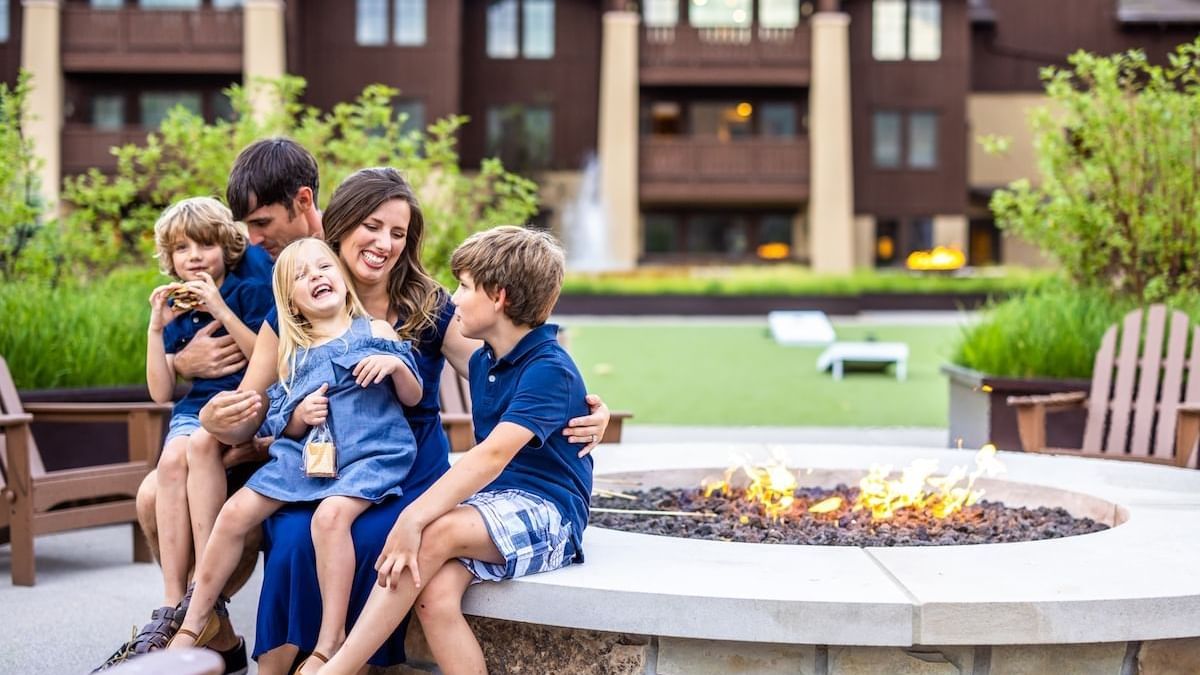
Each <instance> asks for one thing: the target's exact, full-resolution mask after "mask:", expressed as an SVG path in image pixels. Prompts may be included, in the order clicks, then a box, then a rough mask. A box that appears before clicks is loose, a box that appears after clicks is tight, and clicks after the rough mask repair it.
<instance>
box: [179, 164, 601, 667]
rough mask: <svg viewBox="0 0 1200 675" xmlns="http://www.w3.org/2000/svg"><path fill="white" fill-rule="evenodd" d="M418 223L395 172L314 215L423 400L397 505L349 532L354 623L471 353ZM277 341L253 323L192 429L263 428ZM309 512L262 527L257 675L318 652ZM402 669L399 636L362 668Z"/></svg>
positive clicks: (438, 456) (242, 431)
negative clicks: (391, 333)
mask: <svg viewBox="0 0 1200 675" xmlns="http://www.w3.org/2000/svg"><path fill="white" fill-rule="evenodd" d="M424 227H425V223H424V218H423V216H422V213H421V209H420V206H419V205H418V203H417V200H416V197H415V195H414V194H413V192H412V188H411V187H410V186H409V185H408V183H407V182H406V181H405V180H404V178H403V177H402V176H401V175H400V173H399V172H398V171H396V170H395V169H390V168H376V169H363V170H361V171H359V172H357V173H355V174H353V175H352V176H350V177H349V178H347V179H346V180H345V181H343V182H342V184H341V185H340V186H338V189H337V191H336V192H335V193H334V195H333V198H332V200H331V201H330V203H329V208H328V209H327V210H326V211H325V214H324V228H325V240H326V241H327V242H328V243H329V245H330V246H331V247H332V248H333V250H334V251H336V252H337V253H338V255H339V256H340V257H341V258H342V260H343V261H345V263H346V265H347V267H348V268H349V269H350V276H351V277H352V279H353V281H354V286H355V289H356V290H357V291H358V295H359V298H360V299H361V300H362V303H363V306H364V307H366V309H367V312H368V313H369V314H371V315H372V316H373V317H375V318H378V319H386V320H387V321H388V322H389V323H391V324H393V325H394V326H395V327H396V331H397V333H399V334H400V336H401V337H402V338H404V339H408V340H412V341H413V347H414V352H415V353H416V357H417V367H418V371H419V373H420V375H421V379H422V380H423V381H424V394H423V396H422V398H421V401H420V402H419V403H417V405H415V406H412V407H406V408H405V416H406V417H407V418H408V422H409V425H410V426H411V427H412V430H413V435H414V436H415V437H416V440H417V448H418V449H417V457H416V461H415V463H414V464H413V467H412V469H411V470H410V471H409V474H408V476H407V477H406V478H405V479H404V481H403V483H402V487H403V490H404V493H403V495H402V496H400V497H398V498H396V499H394V500H392V501H389V502H385V503H383V504H380V505H378V506H375V507H372V508H371V509H368V510H367V511H366V512H365V513H364V514H363V515H362V516H360V517H359V518H358V520H356V521H355V523H354V527H353V529H352V534H353V538H354V542H355V560H356V561H357V565H358V569H357V571H356V574H355V579H354V586H353V589H352V591H351V597H350V611H349V615H348V616H350V617H351V619H352V620H353V618H355V617H357V616H358V613H359V611H360V610H361V609H362V605H363V603H365V602H366V599H367V596H368V594H369V593H370V589H371V586H372V584H374V583H375V579H376V573H375V570H374V564H375V560H376V559H377V558H378V557H379V553H380V551H381V550H382V547H383V543H384V541H385V539H386V538H387V534H388V532H389V531H390V529H391V526H392V524H393V523H394V522H395V520H396V517H397V516H398V515H399V513H400V511H401V510H402V509H403V508H404V507H405V506H406V505H408V504H409V503H410V502H411V501H412V500H413V499H415V498H416V497H417V496H419V495H420V494H421V493H422V492H423V491H424V490H425V489H426V488H428V487H429V486H430V485H431V484H433V482H434V481H435V480H437V478H438V477H439V476H441V474H442V473H444V472H445V471H446V470H447V469H448V468H449V462H448V459H447V458H448V455H449V451H450V446H449V442H448V441H447V439H446V435H445V433H444V431H443V430H442V425H441V419H440V417H439V415H438V410H439V405H438V383H439V381H440V374H441V370H442V367H443V365H444V364H445V363H447V362H448V363H449V364H450V365H451V366H452V367H453V368H454V369H455V370H457V371H458V372H459V373H462V374H464V375H465V374H466V371H467V361H468V359H469V358H470V356H471V354H472V353H473V352H474V351H475V350H476V349H478V348H479V346H480V343H479V342H478V341H476V340H470V339H468V338H466V337H464V336H463V335H462V333H461V332H460V329H459V327H458V325H457V323H456V322H453V321H451V320H450V319H451V318H453V316H454V306H453V305H452V304H450V302H449V294H448V293H447V292H446V290H445V289H443V288H442V287H441V286H440V285H438V283H437V282H436V281H434V280H433V278H432V277H430V276H429V274H428V273H426V272H425V269H424V267H423V266H422V265H421V261H420V247H421V237H422V235H423V233H424ZM278 344H279V340H278V337H277V333H276V331H275V325H274V317H269V318H268V322H267V323H265V324H264V325H263V328H262V331H261V332H260V333H259V336H258V340H257V342H256V343H255V347H254V355H253V357H252V359H251V361H250V365H249V366H248V367H247V371H246V377H245V379H243V381H242V385H241V387H240V389H239V392H238V394H237V395H229V396H219V397H218V398H216V399H214V401H213V403H211V404H210V407H209V409H207V410H206V411H205V414H204V415H203V416H202V419H203V420H204V422H205V427H206V428H208V429H209V431H211V432H212V433H214V435H217V436H218V437H219V438H221V439H222V440H223V441H225V442H236V441H242V440H246V439H248V438H249V437H250V436H252V435H253V433H254V431H255V430H257V428H258V425H259V423H260V422H261V418H262V412H263V409H264V406H263V405H262V402H261V399H260V398H259V397H258V396H255V395H254V393H255V392H257V393H258V394H262V393H263V392H265V391H266V388H267V387H268V386H269V385H270V384H271V382H273V381H274V362H275V353H276V350H277V348H278ZM588 399H589V400H588V402H589V405H590V406H591V408H592V414H591V415H589V416H588V417H583V418H578V419H576V420H572V426H571V434H570V437H571V439H572V440H573V441H575V442H578V443H583V444H585V447H584V450H585V451H587V450H590V449H591V447H592V446H594V445H595V441H596V439H598V438H601V437H603V435H604V428H605V427H606V426H607V425H608V417H609V416H608V409H607V408H606V407H605V406H604V404H603V403H602V402H601V401H600V399H599V398H598V397H594V396H589V397H588ZM312 514H313V510H312V505H311V504H300V505H295V506H292V507H288V508H286V509H283V510H281V511H280V512H279V513H277V514H276V515H275V516H274V517H272V518H271V519H270V520H268V521H267V523H266V525H265V526H264V545H263V548H264V550H265V552H266V558H265V567H264V579H263V589H262V595H261V597H260V599H259V611H258V636H257V640H256V643H255V648H254V656H255V658H258V660H259V672H260V673H264V674H269V673H286V672H287V671H288V669H289V668H290V666H291V665H292V662H293V660H294V659H295V656H296V653H297V649H298V648H304V649H305V650H306V651H308V650H311V649H312V648H313V645H314V644H315V643H316V639H317V633H318V630H319V627H320V626H319V624H320V616H321V611H320V607H319V605H318V604H317V603H318V602H319V600H318V597H319V596H318V595H317V593H316V589H317V577H318V574H320V571H319V570H318V569H317V567H316V561H315V555H314V552H313V545H312V536H311V534H310V528H311V521H312ZM403 660H404V630H403V627H402V629H401V630H399V631H397V633H396V634H395V635H394V636H393V637H392V639H391V640H390V641H389V642H388V643H387V644H385V645H384V646H383V648H381V649H380V651H379V653H377V654H376V655H375V657H374V658H372V659H371V663H372V664H374V665H392V664H396V663H401V662H403Z"/></svg>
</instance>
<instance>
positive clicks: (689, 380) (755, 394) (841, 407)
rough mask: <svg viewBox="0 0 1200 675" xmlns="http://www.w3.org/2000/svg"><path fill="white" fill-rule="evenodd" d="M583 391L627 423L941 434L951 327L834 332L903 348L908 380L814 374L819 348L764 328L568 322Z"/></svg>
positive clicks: (953, 331)
mask: <svg viewBox="0 0 1200 675" xmlns="http://www.w3.org/2000/svg"><path fill="white" fill-rule="evenodd" d="M563 323H564V324H565V325H566V326H567V327H568V329H569V335H570V348H571V353H572V355H573V356H574V357H575V360H576V362H577V363H578V364H579V368H580V371H581V372H582V373H583V377H584V379H585V380H586V381H587V385H588V390H589V391H593V392H596V393H598V394H601V395H602V396H603V397H604V400H605V402H606V403H608V405H609V406H610V407H611V408H613V409H621V410H630V411H632V412H633V413H634V414H635V415H636V417H635V418H634V419H633V420H632V423H635V424H636V423H642V424H685V425H771V426H775V425H779V426H852V427H853V426H863V427H871V426H946V423H947V422H946V407H947V396H948V393H947V385H946V379H945V378H944V377H943V376H942V375H941V374H939V372H938V368H939V366H941V364H942V363H944V362H946V360H947V357H948V356H949V354H950V351H951V348H952V345H953V343H954V341H955V339H956V337H957V336H958V335H959V334H960V329H959V328H957V327H955V326H838V327H837V334H838V339H840V340H861V339H863V338H865V337H866V336H867V335H874V336H875V337H876V338H877V339H879V340H881V341H897V342H905V343H907V344H908V346H909V350H910V352H909V362H908V380H907V381H906V382H897V381H896V379H895V377H894V376H893V375H892V373H891V370H890V369H889V370H888V371H887V372H885V373H883V374H876V373H847V375H846V378H845V379H844V380H842V381H841V382H835V381H834V380H833V378H832V377H830V376H829V374H828V373H818V372H817V370H816V365H815V364H816V360H817V355H818V354H820V352H821V349H819V348H800V347H781V346H779V345H777V344H775V342H774V340H772V339H771V336H770V333H769V332H768V330H767V328H766V326H765V325H764V326H728V325H725V326H722V325H702V324H682V323H680V324H671V325H639V324H626V325H612V324H598V323H596V324H588V323H578V322H573V321H570V320H569V319H568V320H565V321H564V322H563Z"/></svg>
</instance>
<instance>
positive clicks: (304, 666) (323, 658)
mask: <svg viewBox="0 0 1200 675" xmlns="http://www.w3.org/2000/svg"><path fill="white" fill-rule="evenodd" d="M310 659H320V660H321V665H322V666H324V665H325V664H326V663H329V657H328V656H325V655H324V654H322V653H321V652H317V651H314V652H313V653H311V654H309V655H308V656H307V657H306V658H305V659H304V660H303V661H301V662H300V667H299V668H297V669H296V672H297V673H303V672H305V670H306V669H307V668H308V662H309V660H310Z"/></svg>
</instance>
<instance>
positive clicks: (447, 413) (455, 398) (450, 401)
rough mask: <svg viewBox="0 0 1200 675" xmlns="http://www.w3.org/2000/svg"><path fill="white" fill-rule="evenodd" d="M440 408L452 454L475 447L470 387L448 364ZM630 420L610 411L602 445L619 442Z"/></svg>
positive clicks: (624, 413)
mask: <svg viewBox="0 0 1200 675" xmlns="http://www.w3.org/2000/svg"><path fill="white" fill-rule="evenodd" d="M439 395H440V397H441V408H442V428H444V429H445V430H446V435H447V436H449V437H450V451H451V452H465V451H467V450H470V449H471V446H473V445H475V427H474V425H473V424H472V423H471V387H470V385H469V384H467V380H466V378H464V377H459V375H458V373H457V372H456V371H455V370H454V368H452V367H451V366H450V364H449V363H447V364H446V365H445V366H444V367H443V368H442V380H441V385H440V387H439ZM630 417H633V413H629V412H613V413H612V417H611V418H610V419H609V421H608V428H607V429H605V430H604V438H601V439H600V442H601V443H620V442H621V427H622V426H623V425H624V423H625V420H627V419H629V418H630Z"/></svg>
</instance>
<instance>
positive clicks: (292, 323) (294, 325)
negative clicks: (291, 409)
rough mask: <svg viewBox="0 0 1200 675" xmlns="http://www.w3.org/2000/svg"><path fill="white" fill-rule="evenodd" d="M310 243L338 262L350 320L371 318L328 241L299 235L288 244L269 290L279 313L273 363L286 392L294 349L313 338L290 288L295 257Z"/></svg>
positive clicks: (293, 366)
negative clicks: (277, 346)
mask: <svg viewBox="0 0 1200 675" xmlns="http://www.w3.org/2000/svg"><path fill="white" fill-rule="evenodd" d="M313 247H315V248H319V249H321V251H322V252H324V253H325V255H327V256H329V259H330V260H332V261H333V263H334V264H335V265H337V269H338V273H339V274H341V275H342V283H343V284H344V285H345V286H346V298H345V311H346V316H347V317H348V318H350V319H351V320H353V319H354V318H356V317H360V316H365V317H368V318H370V315H368V314H367V310H366V309H364V308H363V305H362V302H361V301H359V299H358V293H356V292H355V291H354V284H353V283H351V280H350V273H349V271H348V270H347V269H346V264H345V263H343V262H342V259H341V258H340V257H339V256H338V255H337V254H335V253H334V252H333V249H331V248H329V245H328V244H326V243H325V242H323V241H321V240H320V239H314V238H312V237H306V238H304V239H298V240H296V241H294V242H292V243H291V244H288V246H287V248H285V249H283V252H282V253H280V254H279V258H278V259H277V260H276V261H275V272H274V274H273V279H272V283H271V290H272V291H273V292H274V294H275V308H276V310H277V311H278V313H279V352H278V359H277V361H276V364H275V367H276V370H277V371H278V373H279V381H280V383H282V384H283V388H284V390H286V391H289V392H290V391H291V388H290V386H289V385H290V384H291V376H292V374H293V373H295V372H296V363H295V361H296V353H297V352H298V351H299V350H300V348H305V349H308V348H310V347H311V346H312V343H313V338H314V336H313V334H312V324H311V323H309V321H308V319H306V318H305V317H304V315H303V314H301V313H300V310H299V308H297V307H296V306H295V304H293V303H292V292H293V291H295V290H296V269H297V267H298V262H297V259H298V258H299V257H300V254H301V253H302V252H303V251H304V250H305V249H307V248H313Z"/></svg>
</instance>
